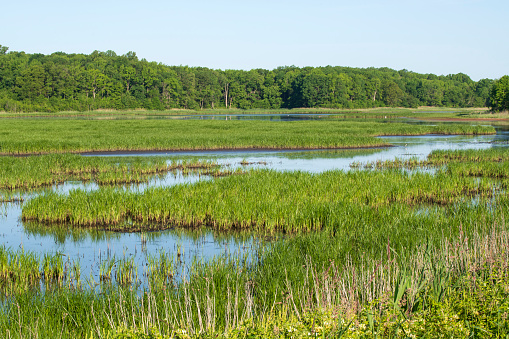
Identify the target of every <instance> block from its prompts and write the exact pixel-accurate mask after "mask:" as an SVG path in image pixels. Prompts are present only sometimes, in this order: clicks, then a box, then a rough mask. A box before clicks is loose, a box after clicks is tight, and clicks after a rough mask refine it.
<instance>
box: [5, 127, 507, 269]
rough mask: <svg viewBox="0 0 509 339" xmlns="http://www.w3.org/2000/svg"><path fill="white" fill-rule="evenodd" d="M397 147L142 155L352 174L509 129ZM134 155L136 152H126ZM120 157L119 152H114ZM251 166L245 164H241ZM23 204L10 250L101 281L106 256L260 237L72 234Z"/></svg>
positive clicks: (12, 207)
mask: <svg viewBox="0 0 509 339" xmlns="http://www.w3.org/2000/svg"><path fill="white" fill-rule="evenodd" d="M384 139H385V140H387V141H388V142H390V143H391V144H392V145H394V147H389V148H380V149H364V150H334V151H331V150H315V151H219V152H218V151H215V152H174V153H160V152H154V153H143V154H139V155H140V156H153V155H160V156H164V157H168V159H172V158H173V159H174V158H176V157H182V156H193V157H196V158H200V159H209V160H210V159H215V160H216V161H217V162H218V163H220V164H222V165H224V166H228V167H229V168H231V169H235V168H238V167H244V168H269V169H274V170H279V171H294V170H300V171H309V172H322V171H327V170H349V169H350V165H351V164H352V163H366V162H372V161H377V160H382V161H384V160H391V159H394V158H400V159H408V158H418V159H421V160H422V159H425V158H426V157H427V155H428V154H429V153H430V152H431V151H433V150H438V149H472V148H475V149H486V148H491V147H506V146H507V145H508V141H509V131H508V130H505V129H501V128H499V129H498V130H497V135H487V136H473V137H468V136H438V135H428V136H414V137H386V138H384ZM125 155H129V156H132V155H133V153H129V154H125ZM115 156H119V154H115ZM246 162H247V163H250V165H243V164H241V163H246ZM209 179H210V177H207V176H199V175H189V176H186V175H182V173H169V174H167V175H164V176H162V177H161V176H159V177H154V178H153V179H151V180H150V181H149V182H148V183H145V184H141V185H132V186H130V189H134V190H143V189H146V188H147V187H149V186H171V185H175V184H179V183H183V182H188V183H190V182H194V181H197V180H209ZM97 187H98V186H97V185H96V184H95V183H86V184H83V183H81V182H67V183H64V184H60V185H56V186H54V187H51V188H48V189H50V190H54V191H58V192H68V191H69V190H71V189H74V188H81V189H87V190H95V189H97ZM42 192H44V190H40V191H36V192H31V193H21V196H22V197H23V198H25V199H30V197H31V196H33V195H36V194H40V193H42ZM21 208H22V205H21V204H20V203H4V204H1V205H0V239H1V242H2V243H3V244H4V245H5V246H6V247H9V248H11V249H14V250H16V249H19V248H23V249H24V250H29V251H34V252H37V253H38V254H40V255H41V256H42V255H43V254H44V253H51V254H53V253H55V252H59V253H62V254H64V255H65V256H66V259H69V260H79V261H80V264H81V267H82V274H83V275H84V276H89V275H90V274H91V275H92V276H94V277H96V278H97V274H98V272H99V265H100V261H101V259H102V258H112V257H115V258H117V259H121V258H125V257H129V258H133V259H134V261H135V262H136V263H137V265H138V268H139V274H138V276H141V273H142V268H143V266H144V265H146V263H147V257H148V255H149V254H152V255H154V254H156V253H157V252H159V251H164V252H166V253H175V252H176V251H180V252H181V253H183V256H182V257H183V258H184V260H185V261H192V260H193V259H196V258H199V259H201V260H208V259H209V258H212V257H214V256H227V255H230V254H232V253H241V252H245V251H248V252H249V251H250V250H251V249H252V247H253V246H255V243H256V242H257V241H258V240H257V239H255V238H253V237H251V236H250V235H249V234H247V235H246V234H234V235H231V234H228V235H221V234H215V233H213V232H209V231H203V230H202V231H192V232H191V231H190V232H186V231H182V230H168V231H162V232H152V233H143V234H142V233H114V232H104V231H99V230H69V229H67V228H62V227H41V226H39V225H33V224H30V223H23V222H22V221H21Z"/></svg>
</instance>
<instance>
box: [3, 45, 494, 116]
mask: <svg viewBox="0 0 509 339" xmlns="http://www.w3.org/2000/svg"><path fill="white" fill-rule="evenodd" d="M7 50H8V48H7V47H5V46H1V45H0V111H7V112H15V113H16V112H34V111H38V112H58V111H90V110H97V109H117V110H121V109H135V108H143V109H148V110H164V109H174V108H182V109H206V108H210V109H215V108H224V109H231V108H240V109H256V108H258V109H269V108H270V109H277V108H283V107H284V108H296V107H327V108H370V107H383V106H393V107H394V106H404V107H417V106H419V105H426V106H430V105H432V106H440V107H472V106H475V105H477V106H484V105H485V104H486V102H487V98H488V94H489V87H490V85H491V83H490V81H489V80H487V79H484V80H481V81H479V82H478V83H476V82H474V81H472V80H471V79H470V78H469V77H468V76H466V75H465V74H461V73H460V74H454V75H448V76H440V77H437V76H434V75H428V74H417V73H413V72H408V71H406V70H402V71H399V72H397V71H395V70H392V69H388V68H379V69H375V68H367V69H359V68H348V67H332V66H327V67H316V68H313V67H305V68H298V67H294V66H291V67H279V68H277V69H274V70H265V69H253V70H249V71H242V70H224V71H223V70H213V69H208V68H205V67H187V66H166V65H163V64H160V63H156V62H148V61H147V60H145V59H142V60H139V59H138V57H137V56H136V53H134V52H129V53H127V54H125V55H116V54H115V53H114V52H112V51H107V52H99V51H94V52H93V53H91V54H89V55H85V54H66V53H61V52H59V53H53V54H51V55H43V54H26V53H24V52H9V53H7Z"/></svg>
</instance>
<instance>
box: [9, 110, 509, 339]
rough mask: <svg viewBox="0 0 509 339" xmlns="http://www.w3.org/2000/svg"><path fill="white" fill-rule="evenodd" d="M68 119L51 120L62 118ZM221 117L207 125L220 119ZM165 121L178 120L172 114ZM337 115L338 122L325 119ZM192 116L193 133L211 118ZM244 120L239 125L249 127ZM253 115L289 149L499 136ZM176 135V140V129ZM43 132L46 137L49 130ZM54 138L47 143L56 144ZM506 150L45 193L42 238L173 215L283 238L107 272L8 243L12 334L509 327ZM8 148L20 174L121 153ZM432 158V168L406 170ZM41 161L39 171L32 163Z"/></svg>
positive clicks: (235, 334) (492, 333)
mask: <svg viewBox="0 0 509 339" xmlns="http://www.w3.org/2000/svg"><path fill="white" fill-rule="evenodd" d="M4 121H6V122H8V121H10V120H4ZM12 121H15V120H12ZM59 121H60V120H58V119H57V120H54V122H57V124H56V125H57V126H58V123H59ZM62 121H63V120H62ZM147 121H148V120H147ZM162 121H164V120H162ZM91 122H93V121H83V123H91ZM120 122H123V123H125V121H120ZM225 122H226V121H221V122H213V121H209V123H211V124H210V125H211V126H214V127H218V126H221V125H220V124H219V123H225ZM230 122H233V121H227V123H230ZM215 123H217V124H215ZM321 123H322V124H321ZM40 125H41V126H42V128H44V132H45V133H48V135H52V138H53V135H54V136H55V139H56V140H57V142H62V141H61V140H60V141H58V140H59V139H58V137H57V135H58V133H57V132H56V130H57V129H55V130H52V127H51V124H47V125H45V124H44V123H43V121H42V120H41V123H40ZM158 125H163V126H165V127H168V126H167V125H164V123H161V121H158ZM327 125H330V126H332V127H333V128H332V129H331V130H330V131H329V130H327V129H323V128H324V127H325V126H327ZM17 126H21V124H20V125H17ZM41 126H37V127H34V126H32V127H31V128H32V129H33V130H35V129H36V128H41ZM61 126H65V123H64V122H62V125H60V127H61ZM67 126H69V125H67ZM104 126H107V127H106V128H105V129H104V130H101V131H99V130H98V131H97V132H96V134H95V135H96V136H97V140H98V141H97V145H101V143H103V144H102V145H104V144H106V141H105V140H107V138H105V139H104V140H101V135H102V134H106V135H108V133H109V131H110V130H111V131H114V130H115V131H116V132H117V135H123V136H124V138H125V139H127V136H129V139H134V140H136V135H135V134H134V133H131V134H129V132H122V128H121V127H122V124H120V123H119V124H118V125H116V124H111V125H108V124H105V125H104ZM182 126H186V125H185V124H183V125H182ZM187 126H188V129H187V130H186V132H187V133H191V132H190V131H192V130H193V129H196V127H197V126H198V127H200V126H201V125H200V124H198V123H196V124H195V123H190V124H189V125H187ZM241 126H244V125H242V124H239V126H237V127H236V128H238V130H239V131H243V132H244V133H248V131H247V129H245V130H242V129H241V128H240V127H241ZM249 126H251V127H252V128H254V127H257V128H259V131H258V132H259V133H262V131H263V129H264V128H269V129H270V128H275V129H273V130H271V133H272V134H274V133H276V131H277V133H280V134H281V135H283V136H284V137H283V138H282V139H281V140H285V139H284V138H287V139H288V140H285V142H287V143H288V144H289V145H295V144H296V143H297V142H298V141H299V140H303V139H306V138H307V137H308V136H309V135H313V134H325V135H326V136H327V134H329V136H332V135H333V134H334V133H337V134H339V135H342V132H341V131H347V130H348V133H346V132H345V133H344V135H350V136H351V135H352V134H356V135H358V136H359V139H355V138H350V139H353V142H354V143H355V142H359V140H361V139H360V138H361V137H363V135H365V136H366V138H367V137H368V136H369V137H370V138H372V136H373V135H377V134H392V133H394V134H405V133H414V134H415V133H420V132H423V133H429V132H430V131H431V130H433V129H435V130H434V131H435V132H434V133H438V132H440V131H442V133H451V131H453V130H454V129H456V128H457V130H456V132H457V131H458V130H461V129H463V128H467V129H465V130H463V131H464V132H466V131H470V132H471V133H481V132H485V131H489V130H486V129H478V130H476V128H477V127H473V128H472V129H470V128H471V127H462V126H461V127H456V126H454V127H443V126H438V127H433V126H415V127H414V126H407V127H404V126H400V125H399V124H384V125H383V126H379V125H375V124H370V123H368V122H362V123H354V122H339V121H338V122H335V121H328V122H327V123H326V124H323V122H312V121H309V122H306V124H305V126H306V127H303V126H304V124H298V123H295V124H294V123H291V124H278V123H272V124H268V123H267V124H263V123H260V124H258V123H257V122H254V123H253V124H250V125H249ZM273 126H275V127H273ZM295 126H297V127H296V128H300V130H298V131H303V130H304V131H306V132H303V133H302V135H299V136H297V137H296V138H295V139H289V138H291V135H293V134H295V133H296V130H292V133H288V134H285V132H286V131H289V130H291V129H292V128H294V127H295ZM138 127H146V128H147V130H145V131H144V132H143V138H142V137H141V136H140V139H139V140H143V142H145V140H149V139H150V138H155V136H153V135H151V134H149V133H150V132H149V131H150V129H152V128H156V127H155V125H151V124H149V123H147V124H145V122H144V121H143V123H141V124H139V125H138ZM20 128H21V129H22V128H23V127H20ZM42 128H41V131H42ZM305 128H309V129H305ZM341 128H344V129H343V130H342V129H341ZM83 129H84V130H87V129H86V128H83ZM440 129H443V130H440ZM133 130H134V129H126V130H125V131H131V132H132V131H133ZM218 130H220V129H219V128H218ZM322 130H324V132H322ZM5 131H6V132H7V131H8V129H6V130H5ZM79 131H80V130H79V129H75V130H74V131H73V134H74V135H77V136H76V139H75V140H77V141H76V144H73V146H72V147H73V148H72V149H73V150H74V151H76V149H78V147H77V146H76V145H80V144H81V143H82V142H83V140H85V137H84V135H86V134H83V135H80V132H79ZM221 131H222V130H221ZM317 131H320V133H317ZM88 132H90V129H88ZM159 132H161V133H162V130H160V131H159ZM23 133H25V132H23ZM41 133H42V132H41ZM60 133H61V134H64V133H65V131H60ZM165 133H166V136H167V137H168V135H170V133H168V130H166V132H165ZM228 133H232V131H231V130H229V132H228ZM361 133H365V134H361ZM202 134H203V133H202ZM215 134H216V135H223V134H226V133H217V131H216V133H215ZM232 134H233V133H232ZM140 135H141V134H140ZM212 135H213V133H212V132H211V133H210V134H209V137H210V136H212ZM253 135H254V134H253ZM253 135H250V134H247V137H246V140H248V141H250V142H252V141H253V140H254V139H253V138H254V137H253ZM266 136H267V137H269V136H270V134H267V135H266ZM68 137H69V140H72V138H71V135H68ZM13 138H14V136H13V135H10V136H9V137H8V138H6V139H5V140H7V141H9V140H13ZM108 138H115V134H114V133H113V132H111V134H110V135H109V136H108ZM144 138H146V139H144ZM181 138H182V139H184V138H183V137H181ZM331 138H332V137H331ZM240 139H241V140H242V138H240ZM20 140H21V139H20ZM34 140H39V139H37V134H34ZM62 140H63V139H62ZM119 140H123V139H121V138H120V137H117V139H113V141H112V143H111V145H115V142H116V143H117V144H118V143H119V142H120V141H119ZM375 140H376V139H375ZM9 142H10V141H9ZM51 142H52V141H48V144H46V145H45V146H44V147H46V148H44V149H45V150H52V151H54V150H55V149H58V148H57V147H55V145H56V144H52V143H51ZM272 142H274V139H273V140H272ZM36 143H37V142H34V145H35V144H36ZM140 144H141V142H140ZM122 145H128V143H125V144H122ZM80 147H81V146H80ZM12 149H15V148H12ZM41 149H42V148H39V151H41ZM508 158H509V152H508V151H507V150H506V149H503V148H494V149H490V150H472V151H435V152H433V153H432V154H431V155H430V156H429V157H428V159H427V160H426V161H423V162H420V161H417V160H415V159H412V160H410V161H402V160H396V161H394V162H383V163H376V164H373V165H371V168H376V169H377V170H352V171H349V172H340V171H329V172H325V173H321V174H310V173H304V172H283V173H280V172H275V171H270V170H255V171H249V172H246V173H242V175H235V176H228V177H225V178H218V179H214V180H209V181H202V182H197V183H193V184H185V185H178V186H175V187H171V188H165V187H159V188H150V189H148V190H146V191H144V192H141V193H140V192H130V191H126V190H122V189H115V188H111V187H103V188H100V189H99V190H97V191H94V192H84V191H82V190H74V191H71V192H70V193H69V194H59V193H46V194H43V195H41V196H38V197H35V198H32V199H30V200H29V201H27V202H25V203H24V204H23V218H24V219H30V220H37V221H39V222H41V224H31V225H30V227H31V228H30V227H29V228H30V230H29V231H30V232H33V233H36V232H42V233H43V232H45V231H47V232H50V231H51V232H53V230H55V229H59V230H60V233H59V234H60V235H57V233H56V232H55V237H65V236H76V237H80V236H83V233H84V231H83V232H82V230H80V229H72V232H69V233H67V232H66V231H67V229H68V228H71V226H72V225H77V226H79V227H88V226H98V225H100V226H101V227H104V228H115V229H116V230H130V229H129V227H130V225H133V224H137V227H139V229H137V230H139V231H143V230H147V229H149V228H157V227H161V225H166V226H170V225H171V226H174V225H177V226H185V227H193V228H196V229H198V230H201V229H203V226H207V227H210V228H215V229H217V230H233V229H246V230H254V231H255V232H256V233H255V234H257V235H259V236H262V235H265V234H266V235H277V237H278V239H279V240H277V241H274V242H271V243H264V244H260V246H259V247H255V248H254V249H253V250H252V251H249V252H248V253H244V254H231V255H225V256H223V257H218V258H215V259H214V260H211V261H209V262H203V261H199V260H195V261H193V262H192V263H183V262H182V256H181V252H180V250H179V249H177V250H175V251H166V252H165V251H161V252H159V253H152V254H151V255H150V256H149V258H148V259H147V263H146V264H145V265H142V266H137V264H136V262H134V260H133V259H132V258H130V257H123V258H108V259H104V260H102V261H101V262H100V263H99V273H98V276H97V277H94V276H92V275H91V276H90V277H86V276H84V275H83V273H82V271H81V263H80V262H79V261H71V260H69V259H68V258H65V257H64V256H62V255H60V254H59V253H55V254H46V255H43V256H38V255H36V254H33V253H29V252H25V251H23V250H22V249H19V250H18V249H17V250H11V249H6V248H0V292H1V294H0V295H1V298H2V302H3V304H2V307H0V336H3V337H11V338H25V337H60V338H75V337H81V338H199V337H202V338H218V337H228V338H256V337H279V338H281V337H283V338H284V337H286V338H290V337H296V338H299V337H338V338H339V337H343V338H367V337H384V338H407V337H426V336H428V337H437V336H443V337H446V338H449V337H461V338H463V337H506V336H507V335H509V318H508V315H507V314H508V313H509V303H508V300H509V299H508V290H509V286H508V283H507V282H508V281H509V277H508V272H507V267H508V265H509V256H508V253H509V252H508V251H507V248H508V246H509V233H508V230H507V221H506V220H507V211H508V208H509V197H508V196H507V194H506V190H507V185H508V181H507V180H506V176H505V173H507V162H508V160H509V159H508ZM5 159H7V160H6V161H10V162H11V164H12V165H11V167H10V168H20V170H19V173H20V176H21V177H23V176H25V175H29V176H31V175H33V176H37V175H36V174H35V171H36V169H37V168H41V170H40V171H41V172H42V168H44V167H47V168H50V169H51V171H53V172H54V173H53V174H55V173H63V174H61V175H64V174H65V173H67V174H66V175H72V174H69V173H74V171H77V172H81V171H82V172H85V171H87V170H89V168H95V169H102V168H108V169H109V170H112V169H115V168H121V167H122V166H124V164H123V163H122V162H121V161H120V160H119V159H118V158H117V159H109V158H106V159H96V158H83V157H80V156H78V155H59V154H57V155H47V156H40V157H27V158H15V157H6V158H5ZM18 161H19V163H17V162H18ZM23 161H25V163H22V162H23ZM140 161H141V163H140V164H139V165H132V167H129V169H128V171H129V170H131V169H132V168H141V169H148V170H150V169H151V168H154V167H156V168H157V166H159V165H158V162H157V159H152V158H149V159H148V160H146V161H145V160H140ZM133 163H134V164H136V161H133ZM16 164H17V165H16ZM20 164H23V165H20ZM16 166H18V167H16ZM37 166H40V167H37ZM362 166H364V165H362V164H359V166H358V167H362ZM421 166H429V167H432V169H433V170H432V171H429V172H424V171H419V170H416V171H408V170H404V169H403V168H415V169H417V168H418V167H421ZM30 167H34V168H35V170H34V172H30V171H29V170H28V169H27V172H22V170H21V168H30ZM6 168H9V167H6ZM9 171H10V170H9V169H7V170H5V172H6V173H7V172H9ZM51 171H50V172H51ZM90 171H91V172H94V171H95V170H90ZM37 172H39V170H37ZM23 173H25V174H23ZM219 173H220V172H219ZM59 175H60V174H59ZM6 176H7V174H6ZM474 176H475V177H474ZM54 222H57V223H60V224H54ZM154 225H155V226H154ZM45 227H46V228H45ZM66 233H67V235H66ZM90 234H94V233H93V230H92V232H90Z"/></svg>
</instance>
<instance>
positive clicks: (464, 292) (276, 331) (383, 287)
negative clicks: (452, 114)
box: [0, 224, 509, 338]
mask: <svg viewBox="0 0 509 339" xmlns="http://www.w3.org/2000/svg"><path fill="white" fill-rule="evenodd" d="M505 228H506V225H498V224H491V226H487V227H486V228H484V229H483V230H482V233H479V232H473V233H470V235H469V236H468V237H467V236H466V233H461V232H460V233H459V234H458V235H457V236H454V237H452V238H449V239H442V240H439V241H438V242H437V243H436V244H435V245H433V244H431V243H426V242H424V243H422V244H421V245H419V246H417V247H414V248H412V249H408V250H406V251H400V252H398V251H395V250H393V249H392V247H391V242H388V243H387V249H386V251H385V252H384V253H383V254H382V255H380V256H379V257H378V258H370V257H368V256H366V257H364V259H363V260H362V261H360V262H358V263H355V262H354V261H353V260H350V259H348V257H347V258H346V259H345V260H342V261H336V259H335V258H331V259H327V260H323V258H320V257H319V256H316V255H311V254H301V255H298V256H296V264H295V265H292V266H282V263H281V264H279V265H278V267H277V268H278V269H280V270H281V271H282V272H281V273H282V275H284V276H286V277H285V280H284V281H283V282H281V283H279V282H278V283H272V284H270V283H268V282H267V281H268V279H267V280H265V281H264V280H263V278H264V277H263V275H264V274H266V273H267V272H274V271H275V269H276V268H274V267H272V266H271V265H270V264H268V263H267V262H268V261H270V260H278V259H277V258H278V257H280V254H278V253H277V251H278V250H279V249H280V248H281V247H280V245H275V247H274V248H271V249H268V250H266V251H265V252H259V254H258V256H259V258H258V260H254V258H251V259H250V260H249V261H246V259H247V258H246V257H226V258H222V259H216V260H214V261H212V262H210V263H207V264H205V263H195V265H194V266H193V268H192V270H191V273H190V275H189V276H188V279H185V280H184V281H183V282H182V283H181V284H178V285H173V284H164V283H161V284H158V285H151V286H152V288H150V289H146V290H141V291H140V290H139V289H137V288H136V286H135V285H132V284H131V285H122V284H119V285H104V287H103V289H102V290H101V291H102V292H101V293H97V292H94V290H89V289H84V288H76V286H68V285H62V286H61V287H60V288H52V289H47V290H46V291H45V292H44V293H40V292H38V291H36V290H31V291H29V292H26V291H21V290H14V291H12V292H11V293H10V294H9V300H8V304H7V305H5V306H4V307H3V308H1V309H0V313H1V315H2V316H1V317H0V333H1V334H2V335H3V336H4V337H9V336H10V337H11V338H21V337H60V338H72V337H86V336H88V337H94V338H103V337H108V335H109V334H108V333H110V334H112V333H115V332H117V331H119V332H124V331H123V330H122V329H131V330H132V332H137V333H138V335H141V334H142V333H143V334H146V333H149V331H156V332H158V333H160V334H162V335H164V336H165V337H166V336H167V337H169V336H176V337H179V336H178V335H179V333H180V335H182V334H184V333H187V335H190V336H192V337H195V336H198V335H200V336H202V337H204V336H205V337H207V336H210V337H223V336H229V337H235V338H245V337H249V335H254V333H259V334H260V335H262V336H264V337H267V336H269V337H280V336H281V335H284V334H285V333H287V334H288V335H290V334H291V333H288V331H290V328H289V327H292V328H293V331H295V332H296V333H294V335H297V334H303V335H308V334H307V333H306V332H310V333H312V336H314V335H322V332H323V334H324V335H325V334H326V333H328V334H329V335H333V336H339V334H340V333H342V335H344V336H343V337H345V338H356V337H358V336H356V335H358V334H359V331H361V333H364V335H365V336H368V337H369V336H374V334H375V333H376V334H377V335H380V336H383V337H387V336H390V337H398V338H399V337H404V336H403V335H404V334H405V333H406V335H408V333H414V334H419V333H420V335H424V334H425V333H426V332H429V330H431V329H432V328H435V329H437V330H448V331H454V328H455V330H456V331H457V330H458V329H461V331H460V332H461V333H463V336H468V335H473V334H474V333H475V332H476V331H481V332H482V333H485V334H491V335H492V336H501V335H505V334H507V333H509V332H508V331H509V326H508V324H507V322H506V320H503V319H501V318H497V314H498V316H500V315H501V313H500V312H504V310H506V309H507V307H509V304H508V303H507V302H506V301H505V300H504V299H503V298H504V292H503V291H502V290H500V288H502V289H504V288H507V271H506V267H507V265H508V264H509V256H508V255H507V251H506V248H507V246H509V234H508V233H507V230H506V229H505ZM299 241H302V240H299ZM290 242H292V241H290ZM312 243H313V241H310V244H312ZM325 250H327V249H326V248H325ZM166 263H167V259H161V260H160V261H158V262H154V263H153V265H155V266H153V268H155V269H156V270H158V271H159V270H161V269H163V268H165V267H167V266H166V265H167V264H166ZM296 265H299V266H301V267H302V268H303V276H302V279H300V280H296V279H292V276H291V275H290V272H291V270H292V269H293V268H295V266H296ZM150 272H154V271H152V268H151V269H150ZM156 274H157V275H158V274H159V273H156ZM166 278H167V277H165V274H163V275H162V276H160V277H159V278H156V279H157V280H159V281H160V282H164V280H165V279H166ZM505 293H506V292H505ZM499 298H502V299H499ZM483 299H484V300H486V301H489V302H488V303H487V304H484V303H483V302H482V300H483ZM470 307H474V309H472V308H470ZM437 309H438V313H437ZM444 312H446V313H445V314H444ZM440 315H441V316H440ZM447 319H449V320H447ZM497 319H498V320H497ZM290 325H291V326H290ZM451 327H452V328H451ZM302 329H305V330H306V332H304V333H302ZM402 331H403V332H404V333H401V334H400V335H397V333H399V332H402ZM290 332H291V331H290ZM262 333H263V334H262Z"/></svg>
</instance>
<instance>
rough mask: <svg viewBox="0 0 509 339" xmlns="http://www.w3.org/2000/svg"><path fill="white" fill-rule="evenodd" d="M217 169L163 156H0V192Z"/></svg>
mask: <svg viewBox="0 0 509 339" xmlns="http://www.w3.org/2000/svg"><path fill="white" fill-rule="evenodd" d="M218 167H219V166H218V165H217V164H216V163H215V162H214V161H210V160H208V161H201V160H196V159H182V160H171V161H169V160H168V159H167V158H165V157H83V156H80V155H75V154H52V155H41V156H28V157H0V189H7V190H20V189H32V188H37V187H44V186H51V185H54V184H57V183H62V182H65V181H68V180H79V181H84V182H87V181H95V182H97V183H98V184H99V185H120V184H126V183H141V182H146V181H148V180H149V179H150V178H151V176H153V175H158V174H165V173H168V172H171V171H181V172H183V173H184V174H194V173H200V172H201V171H211V170H213V169H214V168H218ZM4 200H8V197H7V198H5V199H4Z"/></svg>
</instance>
